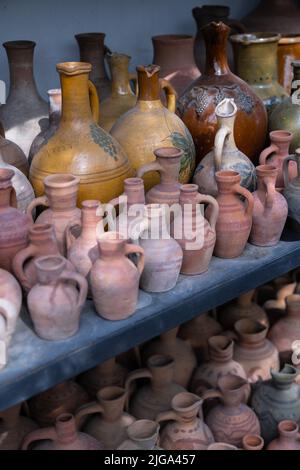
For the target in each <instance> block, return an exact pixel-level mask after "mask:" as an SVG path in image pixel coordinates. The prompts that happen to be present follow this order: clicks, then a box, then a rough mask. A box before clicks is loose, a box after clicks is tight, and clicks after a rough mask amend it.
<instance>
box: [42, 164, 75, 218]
mask: <svg viewBox="0 0 300 470" xmlns="http://www.w3.org/2000/svg"><path fill="white" fill-rule="evenodd" d="M44 186H45V194H46V196H47V198H48V199H49V207H50V209H51V210H52V211H54V212H65V211H66V212H68V213H70V212H72V211H74V212H75V211H76V210H77V206H76V202H77V192H78V186H79V178H77V177H76V176H73V175H71V174H63V173H61V174H56V175H50V176H46V178H45V180H44Z"/></svg>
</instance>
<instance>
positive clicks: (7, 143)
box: [0, 134, 29, 176]
mask: <svg viewBox="0 0 300 470" xmlns="http://www.w3.org/2000/svg"><path fill="white" fill-rule="evenodd" d="M0 153H1V156H2V158H3V160H4V161H5V163H8V164H9V165H12V166H14V167H15V168H18V170H20V171H21V172H22V173H24V175H25V176H28V173H29V164H28V160H27V158H26V155H25V153H24V152H23V150H22V149H21V147H19V146H18V145H17V144H15V143H14V142H13V141H12V140H8V139H6V138H5V137H4V135H3V136H2V135H1V134H0Z"/></svg>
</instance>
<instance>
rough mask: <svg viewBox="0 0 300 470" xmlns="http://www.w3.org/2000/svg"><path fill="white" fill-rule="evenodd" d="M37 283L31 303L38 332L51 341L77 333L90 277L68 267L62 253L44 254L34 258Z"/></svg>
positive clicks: (30, 310)
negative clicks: (85, 276)
mask: <svg viewBox="0 0 300 470" xmlns="http://www.w3.org/2000/svg"><path fill="white" fill-rule="evenodd" d="M34 264H35V269H36V274H37V283H36V284H35V285H34V286H33V287H32V288H31V290H30V291H29V294H28V297H27V306H28V310H29V313H30V316H31V319H32V321H33V325H34V330H35V332H36V334H37V335H38V336H39V337H40V338H43V339H46V340H48V341H61V340H63V339H67V338H70V337H71V336H73V335H75V333H77V331H78V329H79V318H80V313H81V310H82V307H83V304H84V302H85V300H86V296H87V290H88V285H87V281H86V279H85V278H84V277H83V276H82V275H81V274H78V273H77V272H75V271H67V269H66V264H67V263H66V260H65V259H64V258H63V257H62V256H58V255H48V256H41V257H39V258H37V259H36V260H35V261H34Z"/></svg>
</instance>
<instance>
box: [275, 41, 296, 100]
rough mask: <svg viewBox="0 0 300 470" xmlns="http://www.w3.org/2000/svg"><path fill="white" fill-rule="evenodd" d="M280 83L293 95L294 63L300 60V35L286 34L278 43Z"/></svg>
mask: <svg viewBox="0 0 300 470" xmlns="http://www.w3.org/2000/svg"><path fill="white" fill-rule="evenodd" d="M277 59H278V81H279V83H280V85H282V86H283V88H284V89H285V91H286V92H287V93H288V95H290V94H291V90H292V80H293V66H292V64H293V62H294V61H295V60H299V59H300V34H290V33H288V34H284V35H283V36H282V37H281V39H280V40H279V43H278V49H277Z"/></svg>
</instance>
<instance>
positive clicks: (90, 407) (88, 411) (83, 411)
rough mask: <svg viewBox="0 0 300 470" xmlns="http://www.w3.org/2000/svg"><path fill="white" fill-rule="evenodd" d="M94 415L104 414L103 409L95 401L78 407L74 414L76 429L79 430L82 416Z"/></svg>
mask: <svg viewBox="0 0 300 470" xmlns="http://www.w3.org/2000/svg"><path fill="white" fill-rule="evenodd" d="M95 413H102V414H103V413H104V409H103V407H102V406H101V405H100V403H98V402H97V401H93V402H90V403H85V404H84V405H82V406H80V407H79V408H78V409H77V411H76V413H75V423H76V427H77V429H80V428H81V426H82V424H83V421H82V418H83V417H84V416H87V415H92V414H95Z"/></svg>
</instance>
